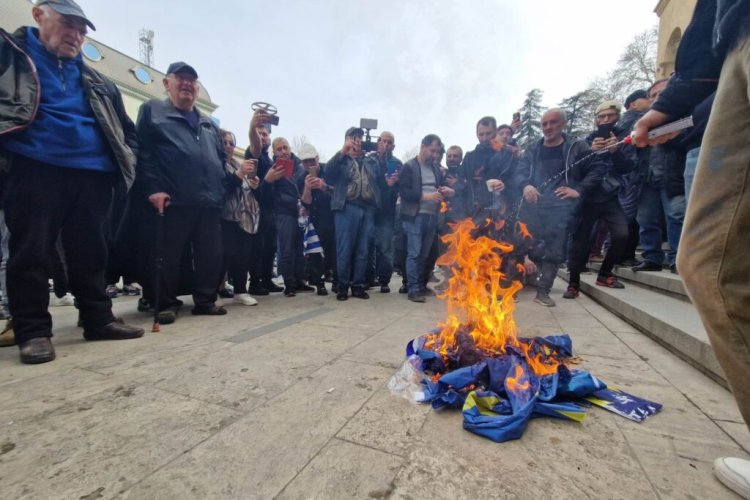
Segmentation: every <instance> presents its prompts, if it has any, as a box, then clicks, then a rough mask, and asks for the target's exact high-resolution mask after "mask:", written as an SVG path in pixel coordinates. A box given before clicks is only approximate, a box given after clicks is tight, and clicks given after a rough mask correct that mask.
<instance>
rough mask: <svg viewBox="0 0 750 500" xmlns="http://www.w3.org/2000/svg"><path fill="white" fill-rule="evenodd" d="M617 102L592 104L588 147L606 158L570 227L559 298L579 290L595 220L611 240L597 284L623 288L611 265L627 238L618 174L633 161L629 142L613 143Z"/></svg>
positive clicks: (618, 256) (616, 260) (618, 257)
mask: <svg viewBox="0 0 750 500" xmlns="http://www.w3.org/2000/svg"><path fill="white" fill-rule="evenodd" d="M621 109H622V108H621V106H620V103H618V102H616V101H604V102H603V103H601V104H599V106H597V108H596V116H595V118H594V124H595V125H596V126H597V129H596V130H594V131H593V132H592V133H591V134H589V136H588V137H587V139H586V140H587V142H590V143H591V150H592V151H594V152H596V151H602V150H607V152H606V153H602V157H603V158H604V160H605V162H606V168H607V172H606V174H605V175H604V177H603V178H602V181H601V182H600V183H599V185H598V186H597V187H596V188H594V189H592V190H591V191H590V192H589V194H588V196H587V197H585V198H584V199H583V202H582V205H581V209H580V212H579V217H578V222H577V224H576V227H575V228H574V229H573V246H572V248H571V252H570V258H569V262H568V268H569V270H570V281H569V286H568V289H567V291H566V292H565V293H564V294H563V298H566V299H575V298H576V297H578V295H579V293H580V283H581V271H583V268H584V267H585V266H586V261H587V257H588V255H589V249H590V248H591V231H592V229H593V227H594V225H595V224H596V222H597V221H600V222H601V223H604V224H606V226H607V228H608V229H609V234H610V238H611V244H610V247H609V249H608V250H607V255H606V256H605V258H604V261H602V265H601V268H599V275H598V277H597V278H596V284H597V285H598V286H605V287H608V288H625V286H624V285H623V284H622V283H620V282H619V281H618V280H617V278H616V277H615V275H614V274H613V273H612V269H613V268H614V265H615V264H616V263H618V262H619V261H620V258H621V257H622V253H623V251H624V250H625V247H626V245H627V242H628V221H627V218H626V217H625V213H624V212H623V211H622V207H621V206H620V203H619V200H618V196H617V195H618V193H619V191H620V177H621V175H622V174H625V173H627V172H629V171H630V170H631V169H632V168H633V166H634V165H635V163H634V161H633V158H634V157H633V156H632V155H631V154H630V153H631V152H626V151H624V149H626V148H627V149H630V150H632V149H633V147H632V146H630V145H626V144H622V145H620V146H617V137H616V136H615V133H614V132H613V130H614V126H615V124H616V123H617V120H619V119H620V110H621Z"/></svg>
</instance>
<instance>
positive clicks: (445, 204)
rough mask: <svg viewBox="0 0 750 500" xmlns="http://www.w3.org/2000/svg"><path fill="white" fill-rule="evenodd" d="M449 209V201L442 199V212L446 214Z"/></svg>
mask: <svg viewBox="0 0 750 500" xmlns="http://www.w3.org/2000/svg"><path fill="white" fill-rule="evenodd" d="M447 211H448V203H446V202H445V201H441V202H440V213H441V214H444V213H445V212H447Z"/></svg>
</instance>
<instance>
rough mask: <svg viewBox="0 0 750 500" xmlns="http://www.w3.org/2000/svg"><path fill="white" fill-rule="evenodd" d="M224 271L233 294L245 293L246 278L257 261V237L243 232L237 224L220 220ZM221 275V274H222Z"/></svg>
mask: <svg viewBox="0 0 750 500" xmlns="http://www.w3.org/2000/svg"><path fill="white" fill-rule="evenodd" d="M221 235H222V241H223V242H224V270H225V271H226V272H227V273H228V274H229V279H230V280H231V282H232V285H233V286H234V293H235V294H239V293H247V276H248V273H249V272H250V268H251V265H252V263H253V262H254V261H256V260H257V255H256V253H257V247H258V235H257V234H250V233H248V232H247V231H244V230H243V229H242V228H241V227H240V225H239V224H238V223H237V222H234V221H228V220H222V221H221ZM222 274H223V273H222Z"/></svg>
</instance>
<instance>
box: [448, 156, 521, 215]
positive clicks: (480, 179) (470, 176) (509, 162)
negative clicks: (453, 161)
mask: <svg viewBox="0 0 750 500" xmlns="http://www.w3.org/2000/svg"><path fill="white" fill-rule="evenodd" d="M517 164H518V159H517V158H516V157H515V155H513V153H511V152H510V151H508V150H507V149H503V150H500V151H495V150H494V149H492V148H491V147H485V146H477V148H476V149H475V150H474V151H470V152H468V153H466V157H465V158H464V161H463V163H462V164H461V166H460V167H459V169H458V181H457V182H456V185H455V186H454V189H455V190H456V197H455V198H454V200H455V201H453V202H452V203H451V208H452V209H453V211H454V212H456V214H457V215H458V216H459V217H474V216H475V215H477V214H479V213H480V212H481V211H483V210H484V209H488V208H497V207H494V204H495V203H496V201H497V200H496V197H495V196H494V195H493V194H492V193H490V192H489V191H488V190H487V181H488V180H489V179H500V180H501V181H503V183H504V184H505V191H504V192H503V193H502V197H503V202H504V203H505V204H506V205H510V204H513V203H515V202H517V201H518V199H520V196H521V195H520V193H518V192H516V190H514V189H513V176H514V175H515V170H516V166H517ZM482 167H484V169H482ZM480 169H481V171H480Z"/></svg>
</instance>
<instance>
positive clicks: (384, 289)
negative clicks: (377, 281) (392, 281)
mask: <svg viewBox="0 0 750 500" xmlns="http://www.w3.org/2000/svg"><path fill="white" fill-rule="evenodd" d="M380 293H391V287H389V286H388V285H380Z"/></svg>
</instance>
